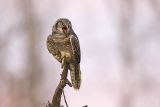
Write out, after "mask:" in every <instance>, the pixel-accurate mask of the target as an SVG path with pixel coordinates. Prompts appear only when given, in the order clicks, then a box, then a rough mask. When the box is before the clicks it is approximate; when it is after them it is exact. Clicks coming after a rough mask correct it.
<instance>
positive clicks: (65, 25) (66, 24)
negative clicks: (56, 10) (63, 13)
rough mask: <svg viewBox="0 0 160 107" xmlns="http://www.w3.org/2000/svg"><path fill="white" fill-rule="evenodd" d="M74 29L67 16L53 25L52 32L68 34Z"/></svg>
mask: <svg viewBox="0 0 160 107" xmlns="http://www.w3.org/2000/svg"><path fill="white" fill-rule="evenodd" d="M71 30H72V25H71V22H70V21H69V20H68V19H67V18H60V19H58V20H57V21H56V23H55V24H54V26H53V29H52V32H55V33H60V34H68V33H69V32H70V31H71Z"/></svg>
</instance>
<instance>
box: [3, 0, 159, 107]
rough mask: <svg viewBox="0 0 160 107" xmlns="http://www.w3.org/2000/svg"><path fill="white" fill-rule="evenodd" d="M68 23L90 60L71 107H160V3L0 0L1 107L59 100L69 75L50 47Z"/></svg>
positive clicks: (34, 106)
mask: <svg viewBox="0 0 160 107" xmlns="http://www.w3.org/2000/svg"><path fill="white" fill-rule="evenodd" d="M60 17H66V18H69V19H70V20H71V22H72V24H73V29H74V31H75V32H76V34H77V35H78V37H79V40H80V45H81V53H82V61H81V71H82V86H81V89H80V90H79V91H75V90H74V89H72V88H70V87H68V86H66V88H65V93H66V97H67V100H68V104H69V105H70V107H81V106H83V105H88V106H89V107H160V78H159V76H160V0H0V25H1V27H0V107H45V106H46V104H47V102H48V100H49V101H51V100H52V97H53V93H54V90H55V88H56V86H57V84H58V82H59V79H60V73H61V69H60V63H58V61H56V60H55V59H54V58H53V56H52V55H51V54H50V53H49V52H48V50H47V47H46V39H47V36H48V35H49V34H51V30H52V26H53V24H54V22H55V21H56V20H57V19H58V18H60ZM62 104H63V105H64V101H63V99H62Z"/></svg>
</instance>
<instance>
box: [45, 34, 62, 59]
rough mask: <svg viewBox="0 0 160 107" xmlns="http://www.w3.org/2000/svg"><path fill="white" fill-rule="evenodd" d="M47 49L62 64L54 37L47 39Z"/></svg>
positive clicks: (50, 36)
mask: <svg viewBox="0 0 160 107" xmlns="http://www.w3.org/2000/svg"><path fill="white" fill-rule="evenodd" d="M47 48H48V51H49V52H50V53H51V54H52V55H53V56H54V57H55V58H56V59H57V60H58V61H59V62H61V61H62V59H61V54H60V51H59V50H58V48H57V47H56V45H55V43H54V40H53V37H52V35H49V36H48V38H47Z"/></svg>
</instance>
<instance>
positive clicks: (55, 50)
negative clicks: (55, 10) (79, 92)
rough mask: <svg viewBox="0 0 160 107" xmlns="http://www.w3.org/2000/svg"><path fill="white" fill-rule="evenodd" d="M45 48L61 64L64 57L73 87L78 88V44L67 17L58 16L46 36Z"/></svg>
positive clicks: (79, 83)
mask: <svg viewBox="0 0 160 107" xmlns="http://www.w3.org/2000/svg"><path fill="white" fill-rule="evenodd" d="M47 48H48V51H49V52H50V53H51V54H52V55H53V56H54V57H55V58H56V59H57V60H58V61H59V62H60V63H61V64H62V66H63V59H64V58H65V61H66V62H67V64H68V70H70V75H71V81H72V85H73V87H74V89H79V88H80V85H81V71H80V61H81V52H80V45H79V40H78V37H77V35H76V34H75V33H74V31H73V29H72V24H71V22H70V21H69V20H68V19H66V18H60V19H58V20H57V21H56V22H55V24H54V25H53V28H52V34H51V35H49V36H48V38H47Z"/></svg>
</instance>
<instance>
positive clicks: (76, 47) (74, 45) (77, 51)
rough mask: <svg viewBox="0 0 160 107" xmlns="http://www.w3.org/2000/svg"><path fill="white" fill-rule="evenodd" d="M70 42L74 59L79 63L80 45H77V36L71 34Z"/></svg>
mask: <svg viewBox="0 0 160 107" xmlns="http://www.w3.org/2000/svg"><path fill="white" fill-rule="evenodd" d="M70 42H71V46H72V52H73V54H74V57H75V61H76V62H77V63H80V61H81V52H80V45H79V40H78V37H77V36H74V35H71V37H70Z"/></svg>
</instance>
